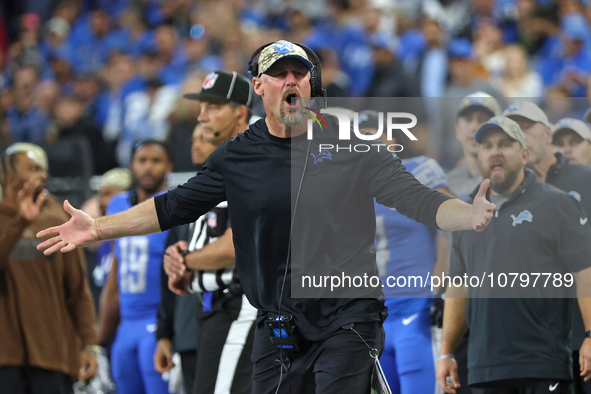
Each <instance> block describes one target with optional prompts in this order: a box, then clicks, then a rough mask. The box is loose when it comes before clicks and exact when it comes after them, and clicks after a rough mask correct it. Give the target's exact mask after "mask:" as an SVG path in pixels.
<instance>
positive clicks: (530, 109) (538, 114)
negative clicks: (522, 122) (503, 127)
mask: <svg viewBox="0 0 591 394" xmlns="http://www.w3.org/2000/svg"><path fill="white" fill-rule="evenodd" d="M503 115H504V116H508V117H511V116H523V117H524V118H526V119H529V120H531V121H533V122H540V123H541V124H543V125H544V126H548V127H552V125H551V124H550V122H549V121H548V117H547V116H546V114H545V113H544V111H542V109H541V108H540V107H538V106H537V105H535V104H534V103H531V102H529V101H522V102H518V103H513V104H511V105H510V106H509V107H508V108H507V109H506V110H505V111H503Z"/></svg>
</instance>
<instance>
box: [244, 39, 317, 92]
mask: <svg viewBox="0 0 591 394" xmlns="http://www.w3.org/2000/svg"><path fill="white" fill-rule="evenodd" d="M274 44H275V42H271V43H268V44H265V45H263V46H262V47H260V48H259V49H257V50H256V51H254V53H253V54H252V56H251V57H250V60H249V61H248V72H249V73H251V74H252V76H253V77H258V76H259V63H258V61H255V60H254V59H255V58H256V57H257V56H258V55H259V53H261V51H262V50H263V49H265V48H266V47H268V46H269V45H274ZM293 44H294V45H297V46H299V47H301V48H302V49H303V50H304V51H305V52H306V54H307V55H308V58H309V59H310V61H311V62H312V65H313V66H314V67H312V69H311V70H310V87H311V96H312V97H321V98H323V99H324V100H326V89H322V68H321V66H320V59H319V58H318V55H316V53H315V52H314V51H313V50H311V49H310V48H308V47H307V46H305V45H302V44H298V43H293Z"/></svg>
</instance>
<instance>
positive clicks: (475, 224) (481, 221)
mask: <svg viewBox="0 0 591 394" xmlns="http://www.w3.org/2000/svg"><path fill="white" fill-rule="evenodd" d="M489 185H490V180H489V179H485V180H484V181H482V183H481V184H480V189H478V194H476V197H474V202H473V203H472V218H471V221H472V229H474V230H476V231H482V230H484V229H485V228H486V226H488V224H489V223H490V221H491V219H492V217H493V213H494V211H495V209H496V208H497V207H496V205H495V204H493V203H491V202H490V201H488V200H487V199H486V191H487V190H488V186H489Z"/></svg>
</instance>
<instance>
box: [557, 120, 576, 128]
mask: <svg viewBox="0 0 591 394" xmlns="http://www.w3.org/2000/svg"><path fill="white" fill-rule="evenodd" d="M572 125H573V120H572V119H569V118H564V119H560V120H559V121H558V123H556V126H557V127H570V126H572Z"/></svg>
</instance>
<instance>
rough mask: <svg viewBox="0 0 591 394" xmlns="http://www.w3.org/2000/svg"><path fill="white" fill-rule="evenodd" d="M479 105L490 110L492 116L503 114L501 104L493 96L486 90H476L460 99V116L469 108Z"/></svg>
mask: <svg viewBox="0 0 591 394" xmlns="http://www.w3.org/2000/svg"><path fill="white" fill-rule="evenodd" d="M477 107H481V108H484V109H486V110H488V111H490V113H491V114H492V116H497V115H500V114H501V106H500V105H499V103H498V102H497V100H496V99H495V98H494V97H493V96H491V95H490V94H487V93H484V92H476V93H472V94H469V95H468V96H466V97H464V98H463V99H462V101H460V105H459V106H458V116H462V115H464V114H465V113H466V112H467V111H468V110H469V109H471V108H477Z"/></svg>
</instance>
